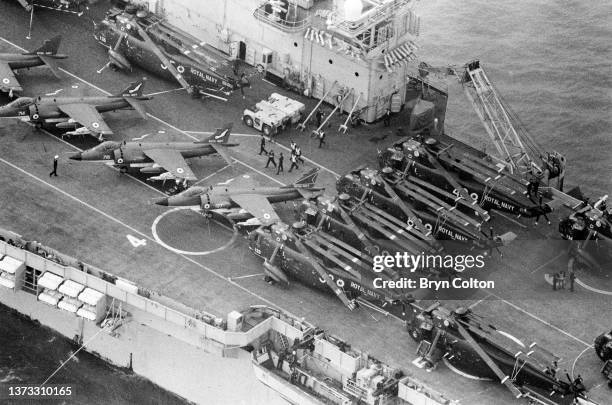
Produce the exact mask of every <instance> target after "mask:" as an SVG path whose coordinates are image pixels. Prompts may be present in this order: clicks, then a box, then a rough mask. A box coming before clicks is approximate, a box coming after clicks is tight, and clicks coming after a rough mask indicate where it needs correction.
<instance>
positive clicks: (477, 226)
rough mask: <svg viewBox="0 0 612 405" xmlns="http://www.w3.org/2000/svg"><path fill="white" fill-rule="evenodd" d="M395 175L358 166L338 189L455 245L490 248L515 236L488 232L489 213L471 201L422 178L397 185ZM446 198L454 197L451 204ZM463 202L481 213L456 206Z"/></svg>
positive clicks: (356, 201)
mask: <svg viewBox="0 0 612 405" xmlns="http://www.w3.org/2000/svg"><path fill="white" fill-rule="evenodd" d="M392 174H393V173H392V172H391V171H389V170H383V171H380V172H379V171H376V170H373V169H369V168H358V169H356V170H353V171H351V172H350V173H348V174H346V175H344V176H343V177H341V178H340V179H338V181H337V182H336V188H337V190H338V192H339V193H344V194H347V195H349V196H350V197H351V199H350V201H349V202H348V204H351V205H352V206H353V207H358V206H362V205H364V206H366V207H376V208H378V209H379V210H382V211H384V212H386V213H387V214H389V215H391V216H393V217H395V218H396V219H398V220H399V221H400V222H401V223H403V224H407V225H408V226H409V227H411V228H412V227H414V228H416V229H417V230H418V231H420V232H422V233H424V234H425V235H427V236H433V237H434V238H436V239H443V240H450V241H455V242H458V243H455V244H456V245H457V246H458V247H459V248H460V249H462V250H463V249H465V248H466V247H467V248H472V247H476V248H479V249H483V250H491V249H493V248H497V247H499V246H502V245H504V244H506V243H508V242H510V241H511V240H513V239H514V238H515V237H516V235H514V234H513V233H511V232H508V233H506V234H504V235H494V234H493V231H492V229H491V228H489V234H487V233H485V232H484V230H482V227H483V224H484V223H485V222H486V220H488V218H489V215H488V213H487V212H486V211H485V210H483V209H481V208H480V207H479V206H477V205H474V204H472V201H470V202H467V201H466V200H465V199H461V198H457V197H456V196H453V195H452V194H450V193H448V192H446V191H444V190H442V189H439V188H436V187H432V186H431V185H430V184H428V183H426V182H423V181H418V182H415V183H413V184H410V185H407V184H405V182H404V183H402V184H399V185H398V184H396V183H394V181H395V180H394V178H393V177H391V176H392ZM445 197H446V198H448V199H451V197H455V198H454V199H453V200H451V203H448V202H446V201H445V200H444V198H445ZM460 205H467V206H468V207H470V208H473V209H474V210H476V212H478V213H479V214H480V215H479V216H476V215H470V214H468V213H464V212H462V211H461V210H458V209H456V208H457V207H458V206H460Z"/></svg>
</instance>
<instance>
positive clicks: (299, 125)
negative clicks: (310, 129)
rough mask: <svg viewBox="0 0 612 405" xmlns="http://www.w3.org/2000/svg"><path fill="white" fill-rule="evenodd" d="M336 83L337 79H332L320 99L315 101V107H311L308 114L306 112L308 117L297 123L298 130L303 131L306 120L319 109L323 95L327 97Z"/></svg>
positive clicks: (323, 98)
mask: <svg viewBox="0 0 612 405" xmlns="http://www.w3.org/2000/svg"><path fill="white" fill-rule="evenodd" d="M337 83H338V81H337V80H334V82H333V83H332V85H331V87H330V88H329V89H328V90H327V91H326V92H325V94H323V96H322V97H321V99H320V100H319V102H318V103H317V105H316V106H315V108H313V109H312V111H311V112H310V114H308V117H306V119H305V120H304V121H303V122H301V123H300V124H298V126H297V128H298V129H299V130H300V131H304V130H305V129H306V124H307V123H308V121H310V119H311V118H312V116H313V115H314V113H315V112H316V111H317V110H318V109H319V107H320V106H321V104H323V101H324V100H325V97H327V95H328V94H329V93H330V92H331V91H332V90H333V88H334V87H336V84H337Z"/></svg>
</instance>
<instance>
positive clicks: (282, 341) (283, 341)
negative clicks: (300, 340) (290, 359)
mask: <svg viewBox="0 0 612 405" xmlns="http://www.w3.org/2000/svg"><path fill="white" fill-rule="evenodd" d="M277 333H278V341H279V343H280V346H281V348H282V350H287V349H289V340H287V336H285V335H283V334H282V333H280V332H277Z"/></svg>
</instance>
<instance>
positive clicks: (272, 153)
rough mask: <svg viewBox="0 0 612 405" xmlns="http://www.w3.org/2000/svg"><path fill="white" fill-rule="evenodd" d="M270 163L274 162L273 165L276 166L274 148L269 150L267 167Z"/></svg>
mask: <svg viewBox="0 0 612 405" xmlns="http://www.w3.org/2000/svg"><path fill="white" fill-rule="evenodd" d="M270 163H272V166H274V167H276V161H274V151H273V150H272V149H270V151H269V152H268V161H267V162H266V169H267V168H268V166H269V165H270Z"/></svg>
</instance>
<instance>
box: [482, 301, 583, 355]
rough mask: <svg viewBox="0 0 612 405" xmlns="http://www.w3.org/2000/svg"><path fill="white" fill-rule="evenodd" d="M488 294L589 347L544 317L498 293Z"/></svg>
mask: <svg viewBox="0 0 612 405" xmlns="http://www.w3.org/2000/svg"><path fill="white" fill-rule="evenodd" d="M490 294H491V295H492V296H494V297H496V298H497V299H499V300H500V301H502V302H504V303H506V304H507V305H510V306H511V307H512V308H514V309H516V310H518V311H520V312H522V313H524V314H525V315H529V316H530V317H532V318H533V319H535V320H536V321H539V322H541V323H543V324H544V325H546V326H548V327H550V328H552V329H554V330H556V331H557V332H560V333H562V334H564V335H565V336H567V337H569V338H572V339H574V340H575V341H577V342H580V343H582V344H583V345H586V346H589V347H590V346H591V343H587V342H585V341H584V340H582V339H580V338H577V337H576V336H574V335H572V334H571V333H569V332H566V331H564V330H563V329H561V328H559V327H558V326H555V325H553V324H551V323H550V322H547V321H545V320H544V319H542V318H540V317H538V316H536V315H534V314H532V313H531V312H529V311H527V310H525V309H523V308H521V307H519V306H517V305H515V304H513V303H511V302H510V301H508V300H505V299H503V298H502V297H500V296H499V295H496V294H493V293H490Z"/></svg>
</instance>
